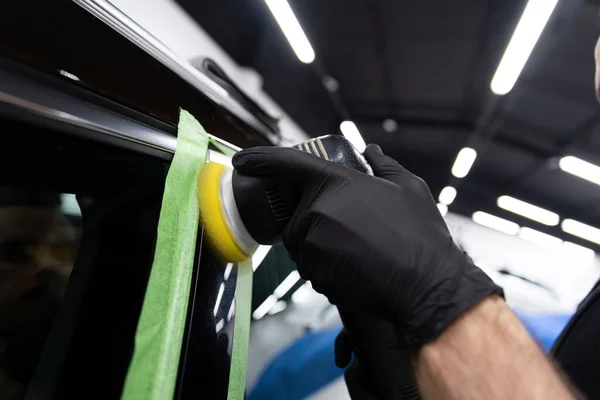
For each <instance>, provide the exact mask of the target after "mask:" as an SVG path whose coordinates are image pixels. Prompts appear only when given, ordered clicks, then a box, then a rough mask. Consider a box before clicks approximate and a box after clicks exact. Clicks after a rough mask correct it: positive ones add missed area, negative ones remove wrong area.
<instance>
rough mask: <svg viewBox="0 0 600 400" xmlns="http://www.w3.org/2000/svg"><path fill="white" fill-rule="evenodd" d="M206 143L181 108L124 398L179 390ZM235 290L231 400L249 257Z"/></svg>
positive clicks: (152, 399)
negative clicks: (199, 178) (152, 259)
mask: <svg viewBox="0 0 600 400" xmlns="http://www.w3.org/2000/svg"><path fill="white" fill-rule="evenodd" d="M208 143H209V137H208V134H207V133H206V131H205V130H204V128H203V127H202V126H201V125H200V123H198V121H196V119H195V118H194V117H193V116H192V115H191V114H189V113H188V112H187V111H185V110H181V112H180V115H179V125H178V135H177V147H176V150H175V156H174V157H173V161H172V162H171V166H170V168H169V172H168V174H167V178H166V181H165V191H164V194H163V200H162V207H161V211H160V218H159V221H158V229H157V239H156V249H155V252H154V261H153V263H152V269H151V272H150V278H149V280H148V286H147V288H146V294H145V296H144V303H143V306H142V312H141V314H140V318H139V321H138V326H137V331H136V334H135V348H134V352H133V356H132V359H131V363H130V364H129V370H128V371H127V376H126V378H125V384H124V387H123V392H122V394H121V399H123V400H137V399H140V400H141V399H144V400H147V399H149V400H164V399H172V398H173V394H174V392H175V385H176V382H177V372H178V367H179V357H180V352H181V347H182V346H181V345H182V341H183V335H184V329H185V322H186V321H185V319H186V315H187V307H188V302H189V294H190V286H191V278H192V268H193V261H194V253H195V249H196V238H197V232H198V218H199V215H198V213H199V212H198V197H197V195H196V191H197V181H198V179H197V178H198V173H199V172H200V169H201V168H202V166H203V165H204V163H205V161H206V154H207V151H208ZM213 144H214V142H213ZM219 145H220V143H219ZM221 146H222V145H221ZM221 146H217V147H218V148H220V147H221ZM223 148H225V147H224V146H223ZM221 150H222V151H223V149H221ZM227 150H229V149H227ZM223 152H225V151H223ZM236 292H237V294H236V305H235V312H236V319H235V325H234V337H233V346H232V348H233V350H232V360H231V370H230V377H229V391H228V396H227V398H228V399H229V400H241V399H243V398H244V388H245V385H246V365H247V355H248V339H249V331H250V308H251V300H252V261H251V260H247V261H245V262H242V263H240V264H238V278H237V289H236ZM199 395H201V394H199Z"/></svg>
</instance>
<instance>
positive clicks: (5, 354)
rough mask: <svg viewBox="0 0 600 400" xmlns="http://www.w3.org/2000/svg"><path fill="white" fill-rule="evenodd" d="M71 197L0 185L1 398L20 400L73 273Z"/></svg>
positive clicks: (76, 225) (76, 232) (76, 219)
mask: <svg viewBox="0 0 600 400" xmlns="http://www.w3.org/2000/svg"><path fill="white" fill-rule="evenodd" d="M80 238H81V214H80V212H79V208H78V206H77V202H76V200H74V196H72V195H68V194H60V193H56V192H50V191H44V190H29V189H23V188H17V187H6V186H0V397H1V398H3V399H18V398H21V397H22V395H23V393H24V390H25V387H26V385H27V383H28V382H29V380H30V379H31V377H32V375H33V373H34V370H35V367H36V365H37V362H38V359H39V356H40V353H41V351H42V348H43V345H44V342H45V340H46V337H47V335H48V332H49V330H50V327H51V324H52V321H53V319H54V316H55V314H56V310H57V308H58V304H59V300H60V298H61V297H62V294H63V292H64V290H65V287H66V285H67V282H68V280H69V276H70V275H71V272H72V270H73V266H74V263H75V257H76V255H77V249H78V247H79V241H80Z"/></svg>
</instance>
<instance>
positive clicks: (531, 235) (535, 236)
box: [519, 228, 562, 247]
mask: <svg viewBox="0 0 600 400" xmlns="http://www.w3.org/2000/svg"><path fill="white" fill-rule="evenodd" d="M519 237H520V238H521V239H523V240H526V241H528V242H531V243H535V244H537V245H540V246H544V247H554V246H560V245H561V244H562V240H561V239H559V238H557V237H554V236H550V235H547V234H545V233H543V232H539V231H536V230H535V229H531V228H521V230H520V231H519Z"/></svg>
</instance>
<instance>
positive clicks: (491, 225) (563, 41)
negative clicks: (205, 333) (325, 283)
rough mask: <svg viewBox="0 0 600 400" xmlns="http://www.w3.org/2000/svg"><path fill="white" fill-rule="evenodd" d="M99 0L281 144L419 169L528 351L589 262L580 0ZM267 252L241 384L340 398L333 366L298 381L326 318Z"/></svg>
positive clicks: (599, 136)
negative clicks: (213, 78)
mask: <svg viewBox="0 0 600 400" xmlns="http://www.w3.org/2000/svg"><path fill="white" fill-rule="evenodd" d="M112 3H113V4H114V5H115V6H117V7H118V8H119V9H120V10H121V11H123V12H124V13H125V14H127V15H128V16H129V17H130V18H132V19H133V20H135V21H136V22H137V23H138V24H140V25H141V26H142V27H143V28H145V29H146V30H147V31H148V32H150V33H151V34H152V35H154V36H155V37H157V38H158V39H160V40H161V41H162V42H163V43H164V44H165V45H167V46H168V47H169V48H171V49H172V50H173V51H174V52H176V53H177V54H178V55H179V56H181V57H182V58H184V59H186V60H188V61H189V62H190V63H191V64H192V65H194V66H195V67H197V68H199V69H201V70H204V71H209V72H210V71H211V68H213V71H214V68H215V67H214V66H212V67H211V65H210V64H207V61H206V59H210V60H211V62H213V63H214V64H215V65H217V66H218V67H216V68H219V69H221V70H222V72H224V73H225V74H226V75H227V76H228V79H230V81H231V82H233V83H235V85H237V86H238V87H239V88H241V90H242V91H243V92H245V93H246V94H247V95H248V96H249V97H250V98H251V99H252V100H254V101H255V102H256V103H257V104H258V105H260V107H262V108H263V109H264V110H266V112H268V113H269V114H271V115H272V116H275V117H277V118H279V121H280V127H281V131H282V135H283V138H284V142H283V144H293V143H297V142H299V141H301V140H304V139H306V138H308V137H314V136H319V135H323V134H327V133H342V134H344V135H346V136H347V137H348V138H350V139H351V140H352V141H353V142H354V143H355V145H357V147H362V146H364V143H378V144H379V145H380V146H381V147H382V148H383V150H384V152H385V153H387V154H389V155H391V156H392V157H394V158H395V159H396V160H398V161H399V162H400V163H401V164H403V165H404V166H405V167H406V168H408V169H409V170H411V171H412V172H414V173H415V174H417V175H419V176H421V177H422V178H423V179H425V181H426V182H427V183H428V185H429V187H430V189H431V193H432V195H433V197H434V198H435V199H436V200H437V201H438V202H439V208H440V212H441V213H442V214H443V215H445V218H446V221H447V223H448V226H449V228H450V230H451V231H452V233H453V234H454V238H455V240H456V241H457V243H458V244H459V245H460V246H461V247H463V248H464V249H465V250H466V251H467V252H469V254H470V255H471V256H472V257H473V258H474V260H475V261H476V262H477V263H478V265H480V266H481V267H482V268H483V269H485V271H486V272H488V274H489V275H490V276H491V277H492V278H493V279H494V280H496V281H497V282H498V283H499V284H501V285H502V286H504V288H505V290H506V295H507V301H508V302H509V304H510V305H511V306H512V307H513V309H514V310H515V311H516V312H517V313H518V314H519V316H520V317H521V318H522V320H523V322H524V323H525V325H526V326H527V327H528V329H529V330H530V332H532V333H533V334H534V336H535V337H536V338H537V339H538V341H539V342H540V344H541V345H542V346H543V347H544V348H545V349H548V348H549V347H550V346H551V344H552V342H553V340H554V339H555V338H556V336H557V334H558V333H559V332H560V330H561V329H562V327H563V326H564V324H565V323H566V321H567V319H568V318H569V316H570V315H571V314H572V313H573V311H574V310H575V309H576V307H577V305H578V303H579V302H580V301H581V300H582V298H583V297H584V296H585V295H586V293H587V292H588V291H589V290H590V289H591V287H592V286H593V285H594V283H595V281H596V280H597V278H598V276H599V275H600V262H599V260H598V258H597V257H596V252H597V251H599V250H600V230H599V229H598V228H596V227H600V202H599V200H600V187H599V186H598V184H600V167H597V166H596V165H600V112H599V111H600V107H599V106H598V104H597V102H596V99H595V95H594V46H595V43H596V41H597V39H598V33H599V29H598V23H597V20H598V4H597V2H594V1H570V0H569V1H566V0H561V1H556V0H553V1H544V0H530V1H529V2H527V1H524V0H461V1H435V0H344V1H341V0H327V1H322V0H302V1H300V0H288V2H287V3H286V2H285V1H276V0H266V1H262V0H253V1H242V0H220V1H210V2H201V1H195V0H179V1H177V2H175V1H167V0H113V1H112ZM275 253H281V254H279V257H280V258H279V261H274V260H276V257H277V256H276V254H275ZM284 259H285V253H284V252H283V250H281V249H280V250H277V251H272V252H271V253H270V255H269V256H267V258H266V260H265V261H264V263H263V266H261V267H260V268H263V269H264V270H265V271H268V270H269V269H271V270H270V272H264V274H265V281H266V282H268V281H269V279H268V278H267V277H268V276H271V275H272V274H273V273H274V272H273V270H277V272H276V274H278V275H280V276H281V277H282V279H280V280H272V281H273V282H270V283H266V284H261V283H258V285H259V287H257V289H256V290H255V293H254V308H255V311H254V319H255V322H254V323H253V325H252V338H251V346H250V362H249V368H250V370H249V382H248V385H249V389H250V393H251V396H250V398H261V397H262V396H261V393H262V395H265V394H266V393H269V394H270V395H273V393H278V396H279V397H278V398H301V397H304V396H307V395H312V396H313V397H314V398H342V396H344V395H345V396H347V394H345V393H344V391H345V388H344V387H343V384H342V383H341V381H340V380H339V379H337V380H335V378H336V377H338V378H339V376H341V371H338V372H337V373H334V372H332V373H331V375H332V376H331V377H327V378H324V379H322V381H323V382H321V383H319V384H314V385H312V386H311V384H308V386H310V387H308V388H307V387H306V385H307V384H306V382H312V381H314V376H313V377H310V378H309V377H305V378H304V379H305V381H303V380H302V379H300V378H299V376H300V375H303V374H309V375H310V372H308V373H307V372H306V371H307V370H308V371H310V369H311V368H307V365H312V366H313V369H314V368H317V371H319V370H318V367H316V366H317V365H319V362H320V361H319V360H317V359H318V358H319V356H318V355H315V356H314V357H313V358H314V359H313V358H311V357H312V356H307V355H306V352H309V349H317V350H315V353H318V352H319V351H321V350H320V347H319V346H320V342H319V340H325V341H326V342H327V343H328V344H329V345H330V344H331V342H332V340H333V338H334V337H335V334H334V333H336V332H337V329H339V323H340V321H339V317H338V316H337V312H336V310H335V308H333V307H331V305H330V304H329V303H328V302H327V300H326V299H325V298H324V297H322V296H320V295H318V294H316V293H315V292H314V291H313V290H312V289H311V288H310V286H309V284H305V283H304V282H302V281H301V280H300V279H299V276H298V275H297V273H296V272H294V270H293V265H291V266H289V265H288V266H287V267H284V266H282V265H284V264H286V263H285V261H281V260H284ZM269 260H270V261H269ZM269 263H271V264H273V265H275V266H273V267H269V265H268V264H269ZM265 265H266V266H265ZM260 268H259V269H258V270H257V272H256V273H257V274H259V273H260ZM283 277H287V278H285V279H283ZM261 281H263V280H261V279H257V282H261ZM332 332H334V333H332ZM315 335H316V336H315ZM319 335H321V336H319ZM313 336H315V337H313ZM323 338H324V339H323ZM295 346H296V347H298V346H299V348H301V349H302V351H300V352H298V350H297V349H296V348H295ZM323 351H325V350H323ZM328 351H329V353H331V354H329V353H328V354H329V355H331V356H332V354H333V351H332V350H331V349H328ZM282 360H283V361H282ZM329 361H330V364H331V360H329ZM302 363H306V364H302ZM311 363H312V364H311ZM301 371H304V372H301ZM319 373H321V374H323V372H322V371H321V372H318V373H317V372H315V374H317V375H318V374H319ZM269 374H270V375H269ZM273 377H276V378H273ZM294 382H295V383H294ZM299 382H304V383H302V384H300V383H299ZM286 385H287V388H284V387H283V386H286ZM303 385H304V389H302V388H300V387H302V386H303ZM313 386H314V387H313ZM252 390H254V392H253V391H252ZM274 390H275V391H274ZM277 390H279V392H277ZM294 391H296V392H295V393H296V394H291V393H292V392H294ZM252 393H254V394H252ZM311 393H312V394H311ZM286 396H289V397H286Z"/></svg>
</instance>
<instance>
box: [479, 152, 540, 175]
mask: <svg viewBox="0 0 600 400" xmlns="http://www.w3.org/2000/svg"><path fill="white" fill-rule="evenodd" d="M538 162H539V159H538V158H537V157H536V156H534V155H532V154H531V153H529V152H524V151H521V150H517V149H515V148H514V147H510V146H507V145H503V144H500V143H492V144H491V145H490V147H489V148H488V149H487V150H486V152H485V154H483V155H482V156H481V157H480V159H479V161H478V163H477V166H476V168H477V171H479V170H481V171H482V172H483V173H484V174H486V175H487V176H494V175H501V176H502V177H503V178H504V179H508V180H510V181H511V182H514V181H515V180H518V179H519V178H520V177H521V175H522V174H523V173H524V171H527V170H528V169H530V168H532V167H533V166H534V165H536V164H537V163H538ZM474 171H475V170H474Z"/></svg>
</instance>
